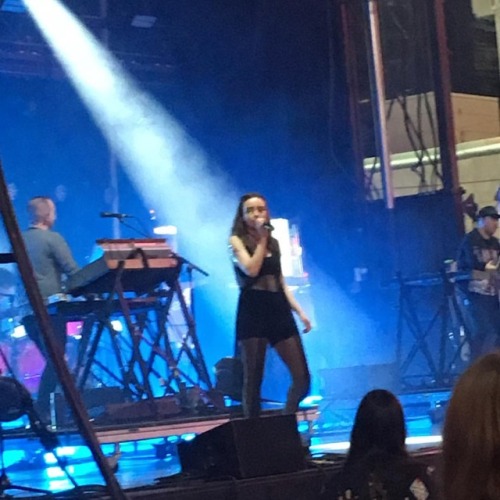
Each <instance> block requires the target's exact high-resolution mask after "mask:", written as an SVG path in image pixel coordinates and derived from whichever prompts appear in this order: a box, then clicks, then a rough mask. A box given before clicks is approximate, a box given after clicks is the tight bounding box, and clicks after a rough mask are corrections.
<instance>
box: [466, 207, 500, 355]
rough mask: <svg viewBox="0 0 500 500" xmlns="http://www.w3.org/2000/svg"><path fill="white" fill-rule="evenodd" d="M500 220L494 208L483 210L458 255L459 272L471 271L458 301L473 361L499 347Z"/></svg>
mask: <svg viewBox="0 0 500 500" xmlns="http://www.w3.org/2000/svg"><path fill="white" fill-rule="evenodd" d="M499 219H500V215H499V214H498V212H497V209H496V208H495V207H493V206H487V207H484V208H482V209H481V210H480V211H479V212H478V217H477V227H476V228H475V229H474V230H473V231H471V232H470V233H468V234H467V235H466V236H465V237H464V239H463V241H462V244H461V246H460V249H459V252H458V259H457V266H458V270H459V271H468V272H470V280H469V281H467V282H461V283H459V287H458V298H459V303H460V305H461V306H462V310H463V313H464V322H465V326H466V327H467V328H468V330H469V333H470V335H471V358H472V360H474V359H476V358H477V357H479V356H481V355H482V354H485V353H486V352H488V351H489V350H490V349H491V347H493V346H496V347H500V302H499V292H500V290H499V286H498V283H499V276H498V271H499V269H498V267H499V262H500V243H499V241H498V239H497V238H496V237H495V236H494V234H495V232H496V230H497V229H498V220H499Z"/></svg>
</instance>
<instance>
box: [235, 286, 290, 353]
mask: <svg viewBox="0 0 500 500" xmlns="http://www.w3.org/2000/svg"><path fill="white" fill-rule="evenodd" d="M298 334H299V331H298V329H297V325H296V323H295V319H294V317H293V314H292V310H291V309H290V304H289V302H288V300H287V298H286V295H285V293H284V292H283V290H280V291H278V292H269V291H267V290H254V289H251V288H250V289H245V290H242V291H241V293H240V298H239V300H238V313H237V319H236V338H237V339H238V340H245V339H250V338H255V337H257V338H265V339H267V340H268V341H269V343H270V344H271V345H272V346H274V345H275V344H277V343H278V342H280V341H281V340H286V339H288V338H290V337H292V336H293V335H298Z"/></svg>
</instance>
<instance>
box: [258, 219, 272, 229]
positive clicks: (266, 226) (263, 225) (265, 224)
mask: <svg viewBox="0 0 500 500" xmlns="http://www.w3.org/2000/svg"><path fill="white" fill-rule="evenodd" d="M257 223H258V226H257V227H258V228H259V229H265V230H266V231H268V232H270V231H274V226H273V225H272V224H271V223H270V222H268V221H266V220H265V219H257Z"/></svg>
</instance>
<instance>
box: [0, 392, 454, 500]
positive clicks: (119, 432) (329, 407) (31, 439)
mask: <svg viewBox="0 0 500 500" xmlns="http://www.w3.org/2000/svg"><path fill="white" fill-rule="evenodd" d="M447 399H448V393H447V392H441V393H435V392H434V393H419V394H412V395H402V396H401V400H402V403H403V406H404V409H405V415H406V422H407V429H408V442H409V445H410V447H411V448H412V449H414V450H415V449H420V448H425V447H433V446H436V445H439V442H440V431H441V422H442V417H443V415H444V413H443V410H444V407H445V405H446V401H447ZM312 401H314V402H315V403H317V404H313V405H307V406H304V408H303V409H302V410H301V411H300V412H299V413H298V414H297V420H298V425H299V431H300V432H301V435H302V436H303V437H304V439H303V440H304V441H305V442H306V441H307V440H308V439H310V447H309V449H310V452H311V454H312V455H313V456H316V457H321V456H323V455H324V454H327V455H328V456H329V457H330V458H329V459H331V457H332V456H333V457H334V461H335V456H337V457H338V458H339V460H340V461H341V460H342V458H343V455H344V454H345V452H346V450H347V446H348V440H349V434H350V430H351V427H352V423H353V419H354V415H355V410H356V407H357V404H358V401H355V400H350V401H349V400H339V401H327V400H320V399H316V400H314V399H313V400H312ZM279 412H280V410H279V407H278V406H277V405H275V407H272V408H268V409H266V410H265V411H264V415H268V416H270V415H276V414H279ZM232 417H233V415H232V414H230V413H227V414H221V415H212V416H209V417H206V416H205V417H190V418H176V419H169V421H163V422H149V423H146V422H142V423H140V424H137V423H136V424H122V425H119V426H105V427H103V426H101V427H98V428H96V430H97V437H98V440H99V441H100V443H101V444H102V448H103V451H104V453H105V454H106V455H107V456H108V457H109V461H110V463H111V464H112V465H115V464H116V466H117V469H116V477H117V479H118V481H119V483H120V484H121V486H122V488H124V489H126V490H128V489H130V488H140V489H141V488H145V489H147V487H148V486H152V485H155V484H156V485H159V484H168V483H170V482H172V481H174V480H175V484H176V487H177V488H179V487H181V486H182V482H180V481H179V478H178V477H176V475H177V474H179V473H180V472H181V469H180V464H179V460H178V456H177V446H176V445H177V443H178V442H179V440H180V439H191V438H192V437H194V435H195V434H197V433H201V432H205V431H207V430H209V429H211V428H213V427H216V426H219V425H221V424H223V423H225V422H227V421H228V420H229V419H230V418H232ZM3 425H4V437H5V438H6V439H4V448H5V450H4V453H3V457H4V461H5V466H6V471H7V475H8V478H9V480H10V482H11V483H12V484H14V485H20V486H23V487H26V486H27V487H34V488H40V489H43V490H46V491H49V492H52V493H56V492H63V491H65V490H71V489H73V488H74V485H73V483H72V482H71V481H70V480H69V479H68V478H67V477H66V475H65V474H64V473H63V471H62V470H61V469H60V468H59V467H58V466H57V465H56V463H55V459H54V457H53V456H52V454H50V453H46V452H45V451H44V450H43V447H42V446H41V444H40V440H39V439H38V438H37V437H35V436H33V435H31V434H28V435H27V434H26V433H25V432H23V431H22V429H19V428H17V429H15V428H13V429H7V428H5V427H7V426H11V427H12V425H11V424H3ZM58 437H59V439H60V443H61V448H59V454H60V455H61V456H63V457H64V458H65V460H66V461H67V463H68V466H67V468H68V472H69V473H70V474H71V475H72V477H73V479H74V481H75V482H76V483H77V484H78V486H79V487H81V488H83V490H81V491H80V492H79V493H77V494H76V495H75V491H74V490H73V496H72V497H73V498H87V497H88V498H90V496H87V493H84V491H87V492H90V491H93V492H94V493H95V494H96V495H98V496H94V497H93V498H101V496H99V492H102V491H103V484H104V482H103V479H102V477H101V475H100V472H99V470H98V468H97V467H96V465H95V464H94V463H93V460H92V457H91V456H90V452H89V450H88V448H86V447H85V446H83V445H82V444H83V443H82V441H81V439H80V437H79V436H78V434H77V433H76V432H74V431H73V430H71V429H65V430H59V431H58ZM141 491H142V489H141ZM6 493H7V494H8V495H10V496H12V497H19V498H23V497H24V498H34V496H35V495H34V494H33V493H27V492H24V491H18V490H16V489H8V490H7V492H6ZM57 496H58V497H61V493H58V494H57ZM0 498H2V496H1V495H0ZM63 498H66V496H64V497H63ZM67 498H69V496H68V497H67ZM134 498H135V496H134ZM141 498H148V497H147V496H141ZM221 498H222V497H221Z"/></svg>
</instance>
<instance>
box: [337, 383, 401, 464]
mask: <svg viewBox="0 0 500 500" xmlns="http://www.w3.org/2000/svg"><path fill="white" fill-rule="evenodd" d="M405 438H406V427H405V422H404V415H403V409H402V407H401V404H400V403H399V401H398V398H397V397H396V396H395V395H394V394H393V393H392V392H389V391H386V390H384V389H376V390H373V391H370V392H369V393H368V394H366V395H365V397H364V398H363V399H362V401H361V403H360V405H359V407H358V411H357V413H356V418H355V420H354V426H353V428H352V432H351V446H350V449H349V454H348V456H347V460H346V465H351V464H354V462H358V461H360V460H364V459H368V460H369V458H370V457H373V458H374V459H375V460H376V457H377V456H379V455H383V456H386V457H391V456H392V457H394V456H403V457H406V456H407V455H408V454H407V451H406V447H405Z"/></svg>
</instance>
